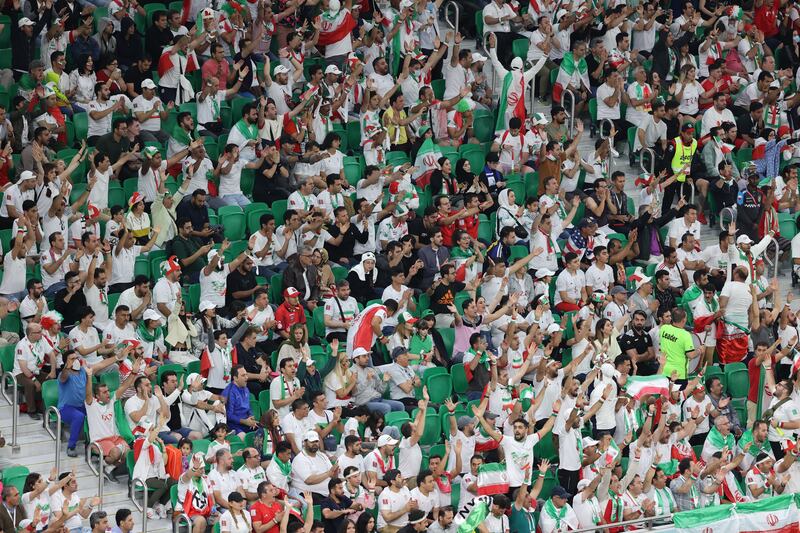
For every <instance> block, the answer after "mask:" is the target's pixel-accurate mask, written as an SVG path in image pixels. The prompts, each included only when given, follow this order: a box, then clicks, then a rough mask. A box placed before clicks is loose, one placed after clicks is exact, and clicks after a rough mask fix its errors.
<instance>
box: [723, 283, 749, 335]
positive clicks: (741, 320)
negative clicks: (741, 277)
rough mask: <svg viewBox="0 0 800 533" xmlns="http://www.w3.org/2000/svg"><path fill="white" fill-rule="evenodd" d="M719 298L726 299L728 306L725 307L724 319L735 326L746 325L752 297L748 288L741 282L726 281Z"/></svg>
mask: <svg viewBox="0 0 800 533" xmlns="http://www.w3.org/2000/svg"><path fill="white" fill-rule="evenodd" d="M719 295H720V298H721V297H723V296H727V297H728V304H727V306H726V307H725V319H726V320H728V321H730V322H735V323H736V324H741V325H747V321H748V311H749V309H750V304H751V303H752V302H753V297H752V295H751V294H750V288H749V287H748V286H747V284H745V283H743V282H741V281H728V282H727V283H725V285H724V286H723V287H722V292H720V294H719Z"/></svg>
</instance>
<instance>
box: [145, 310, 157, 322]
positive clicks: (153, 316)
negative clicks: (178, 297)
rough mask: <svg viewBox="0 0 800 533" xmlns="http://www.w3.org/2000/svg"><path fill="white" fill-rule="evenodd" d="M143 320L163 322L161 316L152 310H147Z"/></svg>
mask: <svg viewBox="0 0 800 533" xmlns="http://www.w3.org/2000/svg"><path fill="white" fill-rule="evenodd" d="M142 320H158V321H161V315H160V314H158V313H157V312H156V311H153V310H152V309H147V310H145V312H144V314H143V315H142Z"/></svg>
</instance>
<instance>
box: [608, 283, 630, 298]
mask: <svg viewBox="0 0 800 533" xmlns="http://www.w3.org/2000/svg"><path fill="white" fill-rule="evenodd" d="M627 292H628V291H626V290H625V287H623V286H622V285H614V286H613V287H611V290H610V291H609V294H610V295H611V296H614V295H615V294H625V293H627Z"/></svg>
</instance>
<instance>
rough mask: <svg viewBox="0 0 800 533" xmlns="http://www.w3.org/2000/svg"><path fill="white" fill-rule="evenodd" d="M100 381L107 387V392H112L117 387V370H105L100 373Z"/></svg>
mask: <svg viewBox="0 0 800 533" xmlns="http://www.w3.org/2000/svg"><path fill="white" fill-rule="evenodd" d="M100 383H102V384H103V385H105V386H106V387H108V392H110V393H111V394H114V392H115V391H116V390H117V389H118V388H119V372H106V373H104V374H101V375H100Z"/></svg>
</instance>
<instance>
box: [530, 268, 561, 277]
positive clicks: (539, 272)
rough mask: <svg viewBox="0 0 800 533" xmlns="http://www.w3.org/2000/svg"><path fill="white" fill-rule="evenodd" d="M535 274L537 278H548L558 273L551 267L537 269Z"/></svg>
mask: <svg viewBox="0 0 800 533" xmlns="http://www.w3.org/2000/svg"><path fill="white" fill-rule="evenodd" d="M535 275H536V277H537V278H539V279H541V278H546V277H547V276H555V275H556V273H555V272H553V271H552V270H550V269H549V268H540V269H538V270H537V271H536V273H535Z"/></svg>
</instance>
